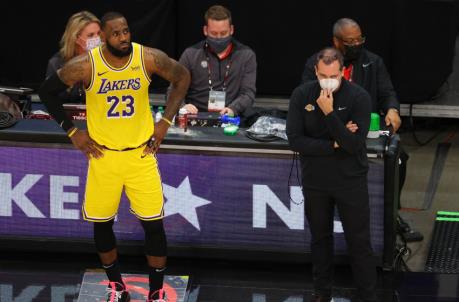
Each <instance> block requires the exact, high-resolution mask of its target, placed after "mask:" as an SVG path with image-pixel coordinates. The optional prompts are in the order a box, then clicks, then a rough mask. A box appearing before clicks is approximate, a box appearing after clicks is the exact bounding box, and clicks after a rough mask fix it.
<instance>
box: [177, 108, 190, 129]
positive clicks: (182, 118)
mask: <svg viewBox="0 0 459 302" xmlns="http://www.w3.org/2000/svg"><path fill="white" fill-rule="evenodd" d="M178 123H179V128H182V129H184V131H186V130H187V128H188V111H187V110H186V109H185V108H180V110H179V114H178Z"/></svg>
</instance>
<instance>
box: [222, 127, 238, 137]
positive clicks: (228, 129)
mask: <svg viewBox="0 0 459 302" xmlns="http://www.w3.org/2000/svg"><path fill="white" fill-rule="evenodd" d="M238 130H239V127H238V126H236V125H229V126H226V127H225V128H223V133H224V134H225V135H236V133H237V131H238Z"/></svg>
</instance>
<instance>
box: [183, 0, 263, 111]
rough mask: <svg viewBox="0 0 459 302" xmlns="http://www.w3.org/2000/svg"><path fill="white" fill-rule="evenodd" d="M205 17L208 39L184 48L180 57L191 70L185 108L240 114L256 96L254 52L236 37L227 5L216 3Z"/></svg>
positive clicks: (205, 32) (205, 29)
mask: <svg viewBox="0 0 459 302" xmlns="http://www.w3.org/2000/svg"><path fill="white" fill-rule="evenodd" d="M204 18H205V22H206V25H204V28H203V31H204V35H205V36H206V39H205V40H203V41H201V42H199V43H197V44H195V45H193V46H191V47H188V48H187V49H185V51H184V52H183V54H182V56H181V57H180V60H179V62H180V63H181V64H183V65H184V66H185V67H187V68H188V70H189V71H190V73H191V84H190V88H189V90H188V92H187V95H186V97H185V105H184V108H185V109H186V110H187V111H188V112H189V113H192V114H196V113H197V112H198V111H217V112H220V114H229V115H241V114H242V113H243V112H244V111H245V110H246V109H247V108H249V107H251V106H252V104H253V101H254V99H255V90H256V88H255V81H256V72H257V62H256V57H255V53H254V52H253V50H251V49H250V48H249V47H247V46H245V45H244V44H242V43H240V42H239V41H237V40H236V39H234V38H233V33H234V26H233V24H232V22H231V12H230V11H229V10H228V9H227V8H225V7H223V6H220V5H214V6H212V7H210V8H209V9H208V10H207V12H206V13H205V16H204Z"/></svg>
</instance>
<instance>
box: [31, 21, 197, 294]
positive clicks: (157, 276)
mask: <svg viewBox="0 0 459 302" xmlns="http://www.w3.org/2000/svg"><path fill="white" fill-rule="evenodd" d="M101 27H102V33H101V38H102V40H103V41H104V44H103V45H101V46H99V47H97V48H95V49H93V50H91V51H90V52H89V53H86V54H84V55H81V56H79V57H76V58H74V59H72V60H70V61H69V62H68V63H67V64H65V65H64V66H63V67H62V69H60V70H59V71H58V72H57V73H56V74H54V75H53V76H51V77H49V78H48V79H47V80H46V81H45V82H44V83H43V85H42V86H41V88H40V92H39V94H40V98H41V100H42V101H43V102H44V103H45V105H46V106H47V108H48V110H49V112H50V113H51V114H52V115H53V116H54V118H55V119H56V121H57V122H58V123H59V124H60V125H61V127H62V128H63V129H64V130H65V131H66V132H67V135H68V136H69V137H70V139H71V141H72V143H73V145H74V146H75V147H76V148H78V149H79V150H81V151H82V152H83V153H84V154H85V155H86V156H87V157H88V159H89V168H88V176H87V183H86V194H85V198H84V202H83V209H82V211H83V216H84V219H85V220H87V221H91V222H94V240H95V244H96V248H97V251H98V254H99V256H100V259H101V262H102V264H103V267H104V269H105V271H106V273H107V276H108V279H109V280H110V283H109V286H108V289H107V290H108V299H107V301H129V300H130V296H129V293H128V292H127V290H126V285H125V284H124V282H123V280H122V278H121V273H120V269H119V266H118V263H117V258H118V257H117V248H116V239H115V235H114V232H113V229H112V226H113V221H114V218H115V216H116V214H117V210H118V205H119V202H120V196H121V193H122V190H123V188H124V189H125V192H126V195H127V196H128V198H129V200H130V210H131V212H132V213H133V214H134V215H135V216H137V218H138V219H139V220H140V222H141V224H142V227H143V228H144V230H145V253H146V257H147V261H148V265H149V280H150V281H149V282H150V292H149V294H148V298H147V301H165V300H164V299H165V298H164V291H163V289H162V287H163V276H164V269H165V267H166V248H167V247H166V236H165V232H164V228H163V222H162V218H163V214H164V212H163V210H164V209H163V192H162V187H161V178H160V175H159V172H158V167H157V162H156V157H155V156H154V154H155V152H156V151H157V150H158V148H159V146H160V144H161V141H162V140H163V138H164V136H165V135H166V132H167V129H168V127H169V126H170V125H171V124H172V123H171V120H172V118H173V116H174V114H175V113H176V112H177V110H178V108H179V105H180V102H181V100H182V99H183V98H184V96H185V93H186V91H187V89H188V86H189V82H190V76H189V73H188V71H187V69H186V68H184V67H183V66H182V65H180V64H179V63H177V62H176V61H174V60H172V59H170V58H169V57H168V56H167V55H166V54H164V53H163V52H161V51H159V50H157V49H153V48H148V47H143V46H142V45H139V44H136V43H132V42H131V35H130V32H129V27H128V24H127V21H126V19H125V18H124V17H123V15H121V14H120V13H116V12H110V13H107V14H105V15H104V16H103V17H102V20H101ZM152 74H158V75H159V76H161V77H162V78H164V79H166V80H168V81H170V82H171V84H172V87H173V88H172V91H171V92H170V94H169V96H168V100H167V103H166V106H167V107H166V112H165V113H164V116H163V118H162V119H161V120H160V121H159V122H158V123H156V124H153V119H152V115H151V112H150V108H149V99H148V86H149V85H150V81H151V76H152ZM79 81H83V83H84V84H85V88H86V99H87V101H86V106H87V107H86V108H87V126H88V130H87V131H86V130H81V129H78V128H76V127H75V126H74V125H73V123H72V122H71V121H70V120H69V119H68V118H67V117H66V116H65V113H64V110H63V106H62V99H61V98H60V97H59V93H60V92H61V91H64V90H65V89H67V88H68V87H69V86H72V85H74V84H75V83H77V82H79Z"/></svg>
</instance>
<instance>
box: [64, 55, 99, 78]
mask: <svg viewBox="0 0 459 302" xmlns="http://www.w3.org/2000/svg"><path fill="white" fill-rule="evenodd" d="M91 68H92V67H91V62H90V59H89V55H88V54H85V55H81V56H78V57H75V58H73V59H71V60H70V61H69V62H68V63H66V64H65V65H64V66H63V67H62V68H61V69H60V70H59V71H58V75H59V77H60V79H61V80H62V82H64V83H65V84H67V85H68V86H73V85H74V84H75V83H78V82H84V83H85V84H86V83H89V82H90V81H91Z"/></svg>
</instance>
